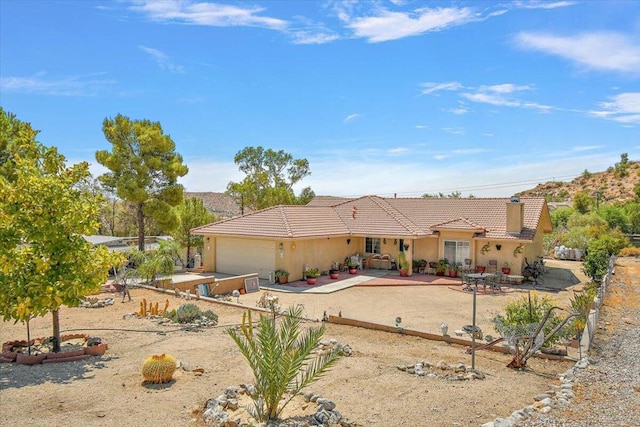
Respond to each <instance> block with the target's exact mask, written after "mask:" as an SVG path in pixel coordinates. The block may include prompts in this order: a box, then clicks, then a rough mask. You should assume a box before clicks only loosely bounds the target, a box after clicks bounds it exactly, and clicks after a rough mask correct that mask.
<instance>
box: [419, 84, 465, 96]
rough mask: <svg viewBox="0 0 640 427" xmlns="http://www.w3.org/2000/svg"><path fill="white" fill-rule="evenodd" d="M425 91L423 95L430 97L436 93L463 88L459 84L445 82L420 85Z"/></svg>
mask: <svg viewBox="0 0 640 427" xmlns="http://www.w3.org/2000/svg"><path fill="white" fill-rule="evenodd" d="M420 86H422V87H423V88H424V89H422V94H423V95H430V94H432V93H435V92H439V91H441V90H460V89H462V88H463V86H462V85H461V84H460V83H458V82H445V83H432V82H425V83H420Z"/></svg>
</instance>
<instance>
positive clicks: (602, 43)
mask: <svg viewBox="0 0 640 427" xmlns="http://www.w3.org/2000/svg"><path fill="white" fill-rule="evenodd" d="M515 40H516V43H517V44H518V45H519V46H520V47H521V48H524V49H533V50H539V51H541V52H544V53H548V54H551V55H556V56H560V57H562V58H565V59H568V60H570V61H573V62H576V63H578V64H580V65H582V66H585V67H587V68H590V69H595V70H604V71H618V72H629V73H637V72H638V70H640V43H639V42H638V40H637V38H635V39H634V38H630V37H627V36H625V35H623V34H620V33H613V32H599V33H583V34H578V35H575V36H565V37H563V36H557V35H553V34H544V33H527V32H522V33H519V34H518V35H517V36H516V38H515Z"/></svg>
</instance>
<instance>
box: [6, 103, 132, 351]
mask: <svg viewBox="0 0 640 427" xmlns="http://www.w3.org/2000/svg"><path fill="white" fill-rule="evenodd" d="M37 133H38V132H37V131H35V130H33V129H32V128H31V126H30V125H29V124H28V123H23V122H21V121H19V120H17V119H16V118H15V115H13V114H10V113H6V112H5V111H4V110H3V109H2V108H0V141H2V142H1V144H2V152H1V154H0V155H1V156H2V157H3V164H2V168H1V171H0V194H2V198H0V266H2V268H1V269H0V289H2V292H0V315H2V318H3V320H5V321H6V320H9V319H13V320H15V321H21V322H28V321H29V320H30V319H32V318H34V317H38V316H43V315H45V314H47V313H52V315H53V337H54V351H56V352H57V351H60V321H59V309H60V307H61V306H63V305H66V306H71V307H73V306H78V305H79V304H80V302H81V300H82V299H83V297H84V296H85V295H87V294H89V293H92V292H96V291H98V290H99V289H100V286H101V285H102V284H104V283H105V282H106V280H107V274H108V271H109V268H110V267H112V266H116V265H119V264H120V263H121V256H120V255H118V254H115V253H112V252H110V251H109V250H108V249H107V248H106V247H105V246H98V247H93V246H92V245H91V244H90V243H88V242H87V241H86V240H85V239H84V238H83V237H82V236H83V235H90V234H95V232H96V231H97V229H98V223H97V221H96V219H97V218H98V209H99V200H98V197H99V196H98V195H96V194H94V193H92V192H90V191H86V190H83V189H82V187H83V185H82V184H86V182H87V180H88V178H89V177H90V173H89V165H88V163H86V162H83V163H79V164H75V165H72V166H67V165H66V160H65V158H64V156H62V155H61V154H59V153H58V152H57V150H56V148H55V147H45V146H44V145H42V144H40V143H39V142H37V141H36V136H37Z"/></svg>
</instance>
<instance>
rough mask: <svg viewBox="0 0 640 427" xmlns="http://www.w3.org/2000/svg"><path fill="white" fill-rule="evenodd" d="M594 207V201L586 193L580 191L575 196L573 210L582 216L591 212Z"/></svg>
mask: <svg viewBox="0 0 640 427" xmlns="http://www.w3.org/2000/svg"><path fill="white" fill-rule="evenodd" d="M592 205H593V199H592V198H591V197H589V196H588V195H587V193H585V192H584V191H579V192H577V193H576V194H575V195H574V196H573V208H574V209H575V210H577V211H578V212H580V213H582V214H584V213H587V212H589V209H590V208H591V206H592Z"/></svg>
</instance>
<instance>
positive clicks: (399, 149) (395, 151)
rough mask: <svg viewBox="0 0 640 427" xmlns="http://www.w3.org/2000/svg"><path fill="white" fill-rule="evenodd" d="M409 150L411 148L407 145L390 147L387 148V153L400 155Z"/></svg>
mask: <svg viewBox="0 0 640 427" xmlns="http://www.w3.org/2000/svg"><path fill="white" fill-rule="evenodd" d="M408 152H409V149H408V148H407V147H396V148H390V149H389V150H387V153H389V154H393V155H400V154H405V153H408Z"/></svg>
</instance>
